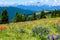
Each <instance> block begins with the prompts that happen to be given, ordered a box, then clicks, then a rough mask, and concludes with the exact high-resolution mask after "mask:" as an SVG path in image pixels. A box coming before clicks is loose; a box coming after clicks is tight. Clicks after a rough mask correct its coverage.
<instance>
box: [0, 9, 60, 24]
mask: <svg viewBox="0 0 60 40" xmlns="http://www.w3.org/2000/svg"><path fill="white" fill-rule="evenodd" d="M11 15H12V14H11ZM48 16H50V18H54V17H60V10H52V11H47V12H46V11H44V10H42V11H41V12H40V13H39V14H37V13H36V12H33V13H32V15H30V16H26V14H20V13H19V12H18V11H17V12H16V13H15V16H14V19H13V20H12V21H13V22H24V21H32V20H38V19H42V18H48ZM5 23H9V17H8V13H7V10H6V9H3V10H2V13H1V16H0V24H5Z"/></svg>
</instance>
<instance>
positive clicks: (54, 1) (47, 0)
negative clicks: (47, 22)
mask: <svg viewBox="0 0 60 40" xmlns="http://www.w3.org/2000/svg"><path fill="white" fill-rule="evenodd" d="M12 5H14V6H16V5H37V6H41V5H49V6H60V0H40V1H37V0H30V1H26V2H21V3H20V2H12V1H10V2H8V1H0V6H12Z"/></svg>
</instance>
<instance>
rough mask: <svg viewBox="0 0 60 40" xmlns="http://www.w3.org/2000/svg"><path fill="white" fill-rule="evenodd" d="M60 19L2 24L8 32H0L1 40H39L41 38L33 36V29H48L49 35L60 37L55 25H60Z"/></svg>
mask: <svg viewBox="0 0 60 40" xmlns="http://www.w3.org/2000/svg"><path fill="white" fill-rule="evenodd" d="M59 20H60V18H50V19H40V20H35V21H26V22H18V23H10V24H0V26H4V27H6V30H0V39H2V40H39V37H37V36H36V37H34V36H32V28H34V27H47V28H49V30H50V31H51V32H50V33H49V34H48V35H58V34H59V33H58V32H56V29H55V28H54V25H56V24H60V21H59ZM20 28H23V29H24V30H25V33H21V32H20Z"/></svg>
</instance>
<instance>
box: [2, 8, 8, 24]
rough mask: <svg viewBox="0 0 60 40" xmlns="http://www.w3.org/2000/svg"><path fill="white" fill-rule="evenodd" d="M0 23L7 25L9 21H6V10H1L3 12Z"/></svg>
mask: <svg viewBox="0 0 60 40" xmlns="http://www.w3.org/2000/svg"><path fill="white" fill-rule="evenodd" d="M1 22H2V23H3V24H5V23H9V21H8V15H7V10H6V9H3V10H2V18H1Z"/></svg>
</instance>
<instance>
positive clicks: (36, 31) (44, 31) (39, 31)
mask: <svg viewBox="0 0 60 40" xmlns="http://www.w3.org/2000/svg"><path fill="white" fill-rule="evenodd" d="M49 31H50V30H49V29H48V28H43V27H38V28H37V27H34V28H33V29H32V33H33V35H34V36H36V35H38V36H41V35H48V33H49Z"/></svg>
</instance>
